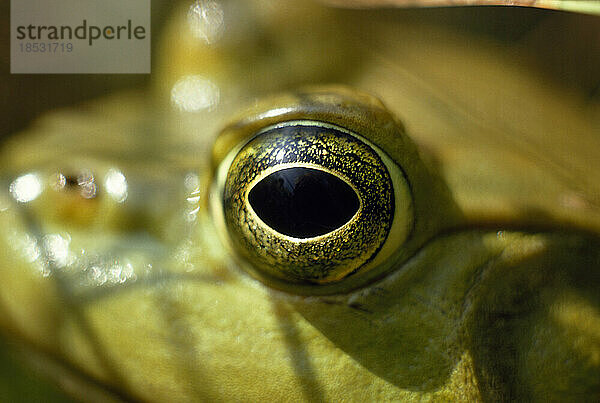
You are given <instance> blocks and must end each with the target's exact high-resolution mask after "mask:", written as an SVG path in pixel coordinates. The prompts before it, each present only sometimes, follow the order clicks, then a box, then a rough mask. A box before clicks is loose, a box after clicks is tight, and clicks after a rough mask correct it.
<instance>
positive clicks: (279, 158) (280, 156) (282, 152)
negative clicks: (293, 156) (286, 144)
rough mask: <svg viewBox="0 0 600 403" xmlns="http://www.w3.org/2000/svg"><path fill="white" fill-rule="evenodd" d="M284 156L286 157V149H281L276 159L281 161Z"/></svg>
mask: <svg viewBox="0 0 600 403" xmlns="http://www.w3.org/2000/svg"><path fill="white" fill-rule="evenodd" d="M283 157H285V150H284V149H281V150H279V152H278V153H277V155H276V156H275V159H276V160H277V161H281V160H283Z"/></svg>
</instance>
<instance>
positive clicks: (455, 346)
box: [0, 1, 600, 401]
mask: <svg viewBox="0 0 600 403" xmlns="http://www.w3.org/2000/svg"><path fill="white" fill-rule="evenodd" d="M428 13H429V14H428ZM298 15H302V16H303V17H304V18H303V19H299V18H297V16H298ZM432 15H433V17H432ZM436 18H439V17H436V16H435V12H424V11H420V12H416V11H413V12H397V13H389V12H387V13H379V12H372V11H369V12H360V11H352V10H334V9H328V8H322V7H318V6H315V5H312V4H296V3H292V2H290V3H284V2H282V3H281V4H279V3H278V5H277V6H275V5H273V4H270V3H267V2H256V3H243V4H238V3H233V2H226V1H222V2H196V3H194V4H192V5H191V6H190V5H188V4H185V5H184V6H182V7H181V8H178V9H176V10H175V14H174V16H173V18H172V20H171V22H170V23H168V24H167V26H166V28H165V29H164V37H163V39H162V40H161V43H160V45H159V49H158V52H159V59H160V63H159V65H158V66H156V70H155V71H156V73H155V76H156V77H157V78H156V80H155V82H154V84H153V86H152V87H151V88H149V89H145V90H142V91H134V92H130V93H119V94H115V95H112V96H110V97H108V98H105V99H101V100H97V101H94V102H91V103H89V104H87V105H86V106H84V107H79V108H78V109H75V110H73V109H68V110H63V111H57V112H53V113H51V114H49V115H48V116H46V117H45V118H42V119H41V120H40V121H39V122H38V123H37V124H36V125H35V126H33V127H32V128H31V129H30V130H29V133H27V134H23V135H22V136H17V137H15V138H14V139H12V140H11V141H10V142H8V143H7V144H5V145H4V147H3V154H2V160H1V161H2V171H1V176H0V177H1V178H2V193H0V223H1V224H0V228H2V230H1V231H0V268H1V269H2V270H0V279H1V281H2V284H3V286H2V287H1V289H0V307H1V308H2V313H3V315H2V319H1V320H0V326H1V327H2V329H3V334H5V335H6V337H8V338H10V340H13V343H16V345H18V346H20V349H19V351H20V352H21V354H20V357H21V358H22V359H24V360H25V361H28V362H29V363H30V364H34V366H35V367H36V368H37V369H38V372H40V373H42V375H43V376H44V377H46V378H48V377H49V378H51V379H53V380H55V381H56V382H58V383H59V384H61V386H62V387H63V388H65V389H66V390H67V391H68V392H69V393H70V394H73V395H76V396H84V398H87V397H88V396H90V394H91V393H93V395H91V396H92V398H93V399H94V400H101V399H106V398H110V399H123V400H147V401H153V400H156V401H164V400H177V401H196V400H217V401H221V400H259V399H265V398H273V399H277V400H284V399H289V400H304V401H322V400H352V401H362V400H386V401H387V400H422V399H433V400H469V401H471V400H473V401H476V400H497V399H500V400H502V399H513V398H514V399H539V400H542V399H543V400H547V399H555V400H558V399H562V400H564V399H573V398H575V399H576V400H579V399H585V398H589V397H592V398H593V397H594V396H595V395H597V393H598V390H599V385H598V379H600V377H598V374H599V372H600V371H599V366H600V361H599V358H598V357H599V356H600V350H599V347H598V346H599V343H598V340H599V339H598V334H599V333H600V313H599V308H598V307H599V303H600V301H599V298H598V294H597V292H596V290H597V286H598V285H599V282H600V279H599V278H598V273H599V271H598V267H599V264H600V256H599V254H598V251H599V250H600V248H598V246H599V245H600V241H599V240H598V235H597V234H598V228H599V226H600V210H599V209H598V200H599V198H598V195H599V194H600V193H598V185H597V183H599V182H597V181H595V179H597V172H598V171H597V170H594V169H590V168H589V167H590V166H591V167H597V164H598V161H599V159H597V158H595V157H597V150H598V149H600V148H599V147H594V145H597V144H598V139H597V136H595V135H594V130H593V128H594V127H597V121H594V118H593V116H594V115H593V113H592V112H593V108H592V107H587V108H583V107H582V106H581V105H582V103H581V102H582V101H581V98H580V97H579V96H578V95H577V94H573V93H571V92H566V91H564V88H563V87H561V86H559V85H557V84H556V83H554V82H550V81H548V80H546V79H545V78H544V76H543V75H541V74H538V71H537V70H535V69H533V67H532V66H531V65H527V68H523V66H522V65H521V64H519V63H526V61H524V60H525V59H523V56H522V54H519V53H518V52H515V51H513V50H505V49H503V48H502V47H501V46H500V45H499V44H498V43H497V42H492V41H491V40H490V39H489V38H481V37H478V36H476V35H473V36H466V35H465V34H464V33H461V32H460V30H452V29H449V28H448V27H446V28H444V27H439V26H438V24H435V23H434V22H435V21H436ZM449 18H450V17H449ZM401 39H402V40H401ZM465 43H469V46H468V47H467V46H465ZM332 82H333V83H334V84H331V83H332ZM509 100H510V101H512V104H510V103H509V102H508V101H509ZM587 102H591V103H593V102H597V97H596V100H595V101H594V98H589V99H588V100H587ZM509 104H510V105H511V107H510V108H508V107H507V105H509ZM524 105H529V106H530V107H529V109H527V111H526V112H525V111H523V109H524ZM531 105H536V107H535V108H531ZM557 110H559V111H560V112H561V113H556V114H555V113H553V112H554V111H557ZM590 111H592V112H590ZM550 117H552V119H550ZM594 125H596V126H594ZM565 128H568V130H569V131H568V133H570V136H571V137H573V138H577V139H579V140H577V142H576V143H574V144H570V143H567V142H566V141H565V140H564V139H565V136H566V134H565ZM575 151H576V152H577V153H576V154H575V155H577V158H576V159H573V158H571V157H572V155H573V154H572V153H573V152H575ZM566 157H569V158H571V159H569V158H566ZM557 167H560V168H557ZM581 174H588V176H585V175H584V176H583V177H582V176H581ZM573 178H577V180H573ZM15 340H18V341H15Z"/></svg>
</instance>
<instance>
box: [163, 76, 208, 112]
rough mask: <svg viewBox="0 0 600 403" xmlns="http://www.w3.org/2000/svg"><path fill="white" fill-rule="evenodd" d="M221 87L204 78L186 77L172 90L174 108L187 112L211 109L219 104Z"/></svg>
mask: <svg viewBox="0 0 600 403" xmlns="http://www.w3.org/2000/svg"><path fill="white" fill-rule="evenodd" d="M219 97H220V93H219V87H217V86H216V85H215V84H214V83H213V82H212V81H210V80H208V79H206V78H204V77H202V76H197V75H196V76H185V77H183V78H181V79H179V81H177V82H176V83H175V85H174V86H173V88H172V89H171V102H172V103H173V106H175V107H176V108H178V109H179V110H182V111H185V112H199V111H202V110H205V109H211V108H213V107H215V106H216V105H217V104H218V103H219Z"/></svg>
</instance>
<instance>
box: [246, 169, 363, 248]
mask: <svg viewBox="0 0 600 403" xmlns="http://www.w3.org/2000/svg"><path fill="white" fill-rule="evenodd" d="M248 199H249V201H250V205H251V206H252V208H253V209H254V211H255V212H256V214H257V215H258V216H259V217H260V219H261V220H263V221H264V222H265V223H266V224H267V225H269V226H270V227H271V228H273V229H274V230H275V231H277V232H279V233H281V234H284V235H288V236H291V237H294V238H312V237H315V236H319V235H323V234H326V233H328V232H331V231H333V230H335V229H337V228H339V227H341V226H342V225H344V224H345V223H347V222H348V220H350V218H352V216H353V215H354V214H355V213H356V212H357V211H358V207H359V200H358V196H357V195H356V193H355V192H354V190H353V189H352V188H351V187H350V185H348V184H347V183H346V182H344V181H343V180H341V179H339V178H338V177H336V176H334V175H332V174H330V173H327V172H324V171H320V170H317V169H312V168H304V167H296V168H287V169H282V170H280V171H277V172H274V173H272V174H271V175H269V176H267V177H266V178H264V179H263V180H261V181H260V182H258V183H257V184H256V185H255V186H254V187H253V188H252V190H250V194H249V195H248Z"/></svg>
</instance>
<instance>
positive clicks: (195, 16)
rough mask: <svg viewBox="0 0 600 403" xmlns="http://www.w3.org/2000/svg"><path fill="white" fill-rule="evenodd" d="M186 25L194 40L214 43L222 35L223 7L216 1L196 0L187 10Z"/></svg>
mask: <svg viewBox="0 0 600 403" xmlns="http://www.w3.org/2000/svg"><path fill="white" fill-rule="evenodd" d="M187 23H188V27H189V28H190V31H192V35H194V37H195V38H198V39H201V40H203V41H204V42H206V43H208V44H211V43H214V42H215V41H216V40H217V39H219V37H220V36H221V34H222V33H223V7H221V4H220V3H218V2H216V1H210V0H208V1H207V0H196V1H195V2H194V3H193V4H192V5H191V6H190V8H189V10H188V13H187Z"/></svg>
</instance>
